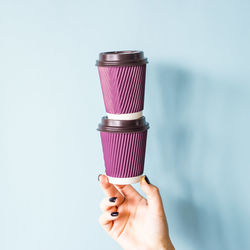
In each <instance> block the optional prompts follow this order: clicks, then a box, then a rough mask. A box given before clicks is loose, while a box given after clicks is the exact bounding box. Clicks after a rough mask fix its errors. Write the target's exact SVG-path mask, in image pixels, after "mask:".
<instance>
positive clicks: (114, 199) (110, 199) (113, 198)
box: [109, 197, 117, 202]
mask: <svg viewBox="0 0 250 250" xmlns="http://www.w3.org/2000/svg"><path fill="white" fill-rule="evenodd" d="M116 199H117V197H111V198H109V201H110V202H115V201H116Z"/></svg>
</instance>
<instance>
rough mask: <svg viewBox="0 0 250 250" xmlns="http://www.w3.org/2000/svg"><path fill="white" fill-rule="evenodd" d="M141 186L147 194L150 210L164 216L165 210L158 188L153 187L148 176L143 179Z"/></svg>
mask: <svg viewBox="0 0 250 250" xmlns="http://www.w3.org/2000/svg"><path fill="white" fill-rule="evenodd" d="M140 186H141V189H142V191H143V192H144V193H145V194H146V198H147V201H148V206H149V208H150V209H152V210H153V211H155V212H157V213H158V214H162V213H163V214H164V208H163V204H162V200H161V195H160V191H159V189H158V187H156V186H154V185H152V184H151V183H150V181H149V179H148V177H147V176H146V175H145V176H143V177H142V178H141V181H140Z"/></svg>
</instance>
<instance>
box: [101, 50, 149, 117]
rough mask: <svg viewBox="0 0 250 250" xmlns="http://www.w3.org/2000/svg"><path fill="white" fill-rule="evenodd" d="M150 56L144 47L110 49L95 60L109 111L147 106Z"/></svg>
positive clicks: (132, 109)
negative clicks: (125, 49)
mask: <svg viewBox="0 0 250 250" xmlns="http://www.w3.org/2000/svg"><path fill="white" fill-rule="evenodd" d="M147 63H148V61H147V58H145V57H144V53H143V52H142V51H137V50H128V51H110V52H102V53H100V54H99V60H97V61H96V65H97V66H98V72H99V76H100V81H101V88H102V93H103V99H104V104H105V109H106V112H107V113H109V114H129V113H136V112H140V111H142V110H143V108H144V93H145V78H146V64H147Z"/></svg>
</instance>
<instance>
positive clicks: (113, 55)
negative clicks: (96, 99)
mask: <svg viewBox="0 0 250 250" xmlns="http://www.w3.org/2000/svg"><path fill="white" fill-rule="evenodd" d="M146 64H147V58H145V57H144V53H143V52H142V51H112V52H103V53H100V54H99V60H97V62H96V65H97V66H98V72H99V76H100V81H101V88H102V94H103V99H104V104H105V109H106V112H107V116H104V117H102V121H101V123H100V124H99V126H98V129H97V130H99V131H100V136H101V141H102V149H103V156H104V163H105V169H106V175H107V176H108V178H109V182H110V183H113V184H132V183H136V182H139V181H140V178H141V176H142V174H143V170H144V160H145V152H146V141H147V130H148V129H149V124H148V123H147V122H146V119H145V117H144V116H143V114H142V112H143V108H144V92H145V76H146Z"/></svg>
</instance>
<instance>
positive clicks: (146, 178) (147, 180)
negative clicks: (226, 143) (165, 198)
mask: <svg viewBox="0 0 250 250" xmlns="http://www.w3.org/2000/svg"><path fill="white" fill-rule="evenodd" d="M145 181H146V182H147V183H148V184H151V183H150V181H149V179H148V177H147V176H146V175H145Z"/></svg>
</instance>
